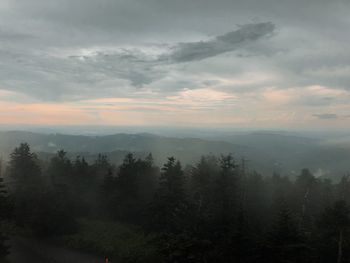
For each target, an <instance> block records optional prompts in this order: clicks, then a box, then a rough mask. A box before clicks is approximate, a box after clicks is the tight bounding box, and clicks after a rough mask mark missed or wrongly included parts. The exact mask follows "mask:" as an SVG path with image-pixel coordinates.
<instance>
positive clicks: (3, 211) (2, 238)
mask: <svg viewBox="0 0 350 263" xmlns="http://www.w3.org/2000/svg"><path fill="white" fill-rule="evenodd" d="M10 210H11V207H10V203H9V200H8V196H7V191H6V187H5V185H4V180H3V178H2V177H0V224H1V223H2V221H3V220H5V219H8V218H9V216H10ZM6 241H7V237H6V235H5V234H4V233H2V232H1V231H0V259H1V258H3V257H4V256H6V255H7V254H8V253H9V251H8V249H9V247H8V246H7V245H6Z"/></svg>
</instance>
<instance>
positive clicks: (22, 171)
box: [8, 143, 43, 194]
mask: <svg viewBox="0 0 350 263" xmlns="http://www.w3.org/2000/svg"><path fill="white" fill-rule="evenodd" d="M8 172H9V176H10V178H11V179H12V180H13V188H14V191H15V192H17V193H26V194H28V193H33V192H36V191H40V189H41V188H42V186H43V181H42V177H41V169H40V167H39V165H38V159H37V156H36V154H35V153H32V152H31V151H30V146H29V144H27V143H21V144H20V146H19V147H17V148H15V149H14V151H13V152H12V153H11V155H10V162H9V167H8Z"/></svg>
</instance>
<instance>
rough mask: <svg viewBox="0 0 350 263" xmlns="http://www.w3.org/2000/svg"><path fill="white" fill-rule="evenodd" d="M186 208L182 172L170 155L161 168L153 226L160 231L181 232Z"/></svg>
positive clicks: (179, 165)
mask: <svg viewBox="0 0 350 263" xmlns="http://www.w3.org/2000/svg"><path fill="white" fill-rule="evenodd" d="M186 208H187V200H186V193H185V176H184V172H183V170H182V167H181V164H180V162H179V161H176V160H175V158H174V157H170V158H168V161H167V163H166V164H164V166H163V168H162V173H161V177H160V186H159V189H158V190H157V192H156V196H155V201H154V203H153V209H152V211H153V215H152V217H153V226H154V227H155V228H156V229H157V230H158V231H161V232H163V231H165V232H169V233H176V232H181V231H182V230H183V222H184V220H185V214H186Z"/></svg>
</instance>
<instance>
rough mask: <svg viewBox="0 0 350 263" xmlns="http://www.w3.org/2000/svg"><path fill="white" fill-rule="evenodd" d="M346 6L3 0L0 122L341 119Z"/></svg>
mask: <svg viewBox="0 0 350 263" xmlns="http://www.w3.org/2000/svg"><path fill="white" fill-rule="evenodd" d="M349 11H350V4H349V3H348V2H347V1H343V0H335V1H325V0H309V1H302V0H296V1H278V0H259V1H258V0H247V1H231V0H218V1H209V0H193V1H185V0H178V1H170V0H145V1H136V0H100V1H96V0H74V1H71V0H60V1H57V0H35V1H34V0H3V1H1V2H0V103H1V104H0V106H2V108H3V109H6V110H4V111H2V112H1V113H0V123H7V122H11V121H12V122H16V123H22V122H26V121H27V122H30V123H35V122H38V123H39V122H40V123H44V122H45V121H46V122H49V120H50V116H52V118H51V120H55V122H57V123H61V124H64V122H65V121H66V122H69V123H74V122H76V121H77V119H79V118H80V119H81V120H83V122H84V123H86V124H94V123H95V124H103V123H107V124H110V125H112V124H115V125H118V124H127V123H128V121H129V122H130V123H131V122H132V123H133V124H135V125H136V124H142V125H143V124H145V123H149V124H154V125H162V124H164V125H178V124H180V123H181V125H193V124H196V123H198V125H210V123H217V125H219V124H221V125H243V126H254V125H255V126H258V127H294V126H295V127H300V126H312V127H325V125H329V122H332V124H333V125H334V126H339V127H343V126H347V125H348V124H346V123H347V122H346V121H344V120H346V119H347V118H345V117H344V116H348V115H349V112H350V106H349V104H348V100H349V99H350V87H349V83H350V53H349V52H348V43H349V41H350V36H349V35H348V34H345V33H344V32H347V30H348V27H349V26H350V19H349V18H348V13H349ZM106 101H109V102H106ZM92 102H93V103H92ZM146 102H147V103H146ZM106 103H107V104H108V105H109V106H111V105H112V106H113V107H112V106H111V107H109V106H108V107H107V106H106ZM120 104H123V105H122V107H119V106H120ZM152 104H154V105H153V106H151V105H152ZM179 107H181V111H178V108H179ZM54 108H56V109H57V112H58V113H57V116H56V115H55V114H54V110H53V109H54ZM45 109H47V110H45ZM70 111H71V114H69V112H70ZM60 112H61V113H62V116H63V115H64V116H65V117H62V119H60V120H59V116H60ZM173 112H177V115H176V116H175V115H174V114H173ZM21 116H22V117H21ZM23 116H26V117H23ZM45 116H46V117H45ZM70 116H71V118H70ZM79 116H80V117H79ZM82 116H85V117H82ZM41 117H42V118H43V119H42V121H38V119H40V118H41ZM136 120H137V121H136ZM349 126H350V124H349Z"/></svg>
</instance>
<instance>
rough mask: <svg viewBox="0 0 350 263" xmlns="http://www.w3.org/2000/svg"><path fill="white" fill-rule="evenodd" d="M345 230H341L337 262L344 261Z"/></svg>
mask: <svg viewBox="0 0 350 263" xmlns="http://www.w3.org/2000/svg"><path fill="white" fill-rule="evenodd" d="M343 231H344V230H343V229H342V228H341V229H340V231H339V240H338V259H337V263H341V262H342V256H343Z"/></svg>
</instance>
